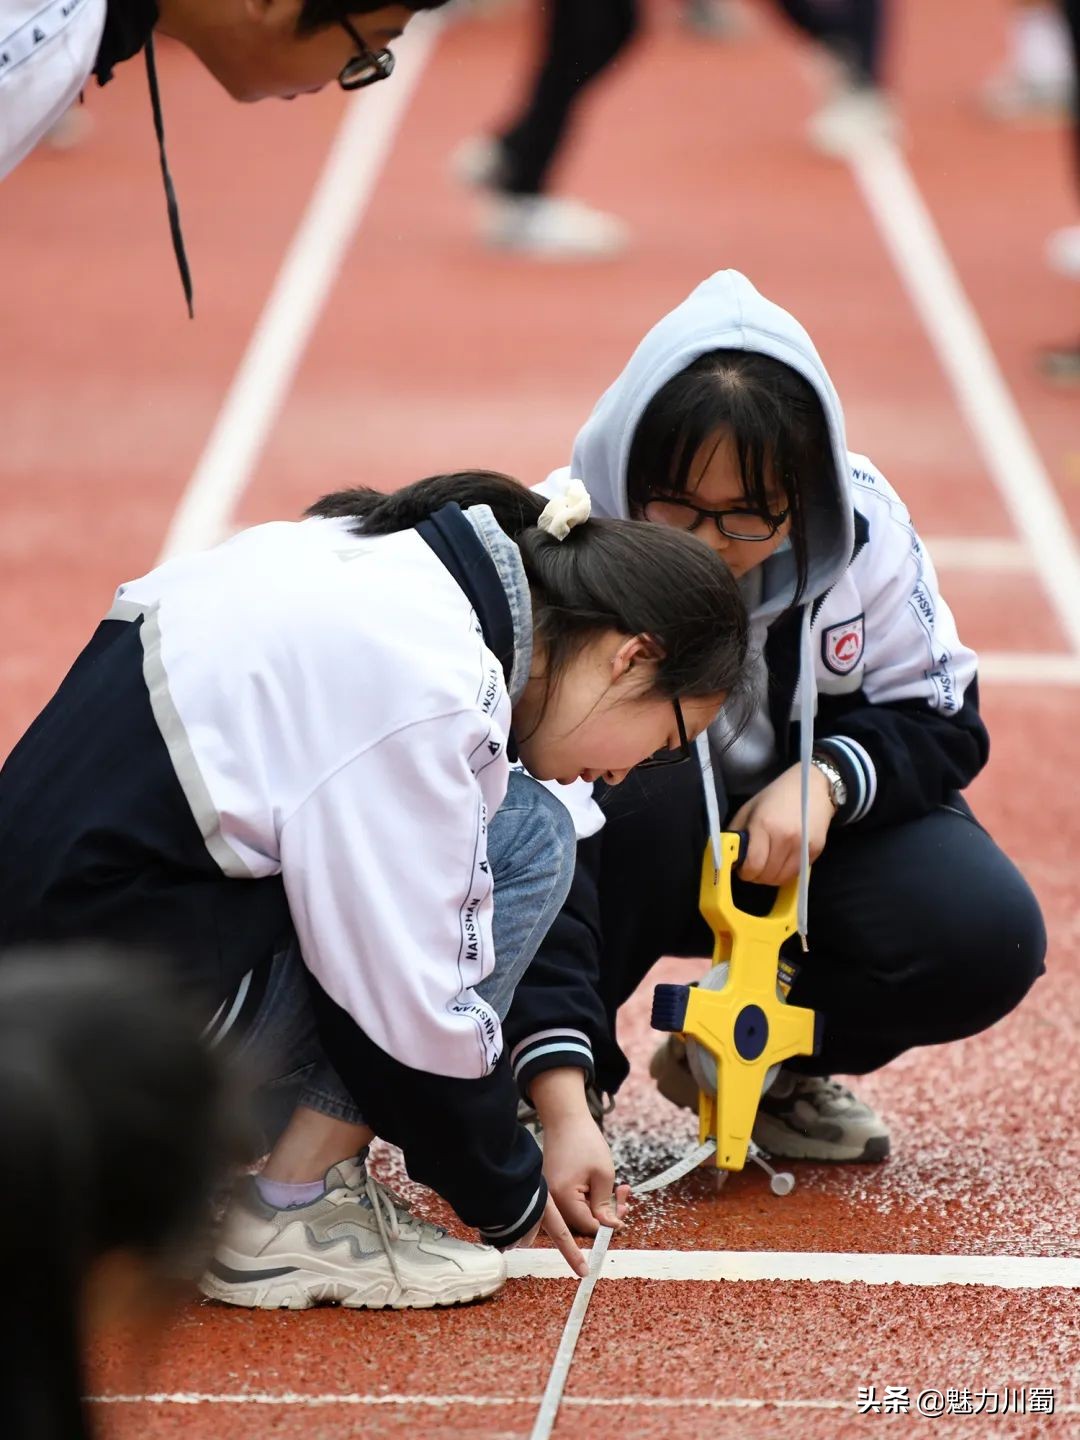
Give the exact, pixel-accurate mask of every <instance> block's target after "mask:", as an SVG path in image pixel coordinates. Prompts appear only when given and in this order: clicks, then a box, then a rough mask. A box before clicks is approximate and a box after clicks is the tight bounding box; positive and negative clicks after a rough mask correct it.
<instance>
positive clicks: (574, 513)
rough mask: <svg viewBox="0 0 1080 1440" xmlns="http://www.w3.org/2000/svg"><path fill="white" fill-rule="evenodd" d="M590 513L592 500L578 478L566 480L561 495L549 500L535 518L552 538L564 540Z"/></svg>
mask: <svg viewBox="0 0 1080 1440" xmlns="http://www.w3.org/2000/svg"><path fill="white" fill-rule="evenodd" d="M591 514H592V500H591V498H590V496H589V492H588V491H587V490H586V489H585V486H584V485H583V484H582V483H581V481H580V480H568V481H567V483H566V489H565V490H564V491H563V493H562V494H561V495H556V496H555V498H554V499H553V500H549V501H548V503H547V504H546V505H545V506H544V509H543V511H542V512H541V515H540V519H539V520H537V522H536V523H537V525H539V527H540V529H541V530H546V531H547V533H548V534H549V535H550V536H551V537H552V539H554V540H565V539H566V537H567V535H569V534H570V531H571V530H572V529H573V528H574V526H575V525H583V524H584V523H585V521H586V520H588V518H589V516H590V515H591Z"/></svg>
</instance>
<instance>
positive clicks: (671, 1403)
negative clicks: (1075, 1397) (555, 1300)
mask: <svg viewBox="0 0 1080 1440" xmlns="http://www.w3.org/2000/svg"><path fill="white" fill-rule="evenodd" d="M87 1398H88V1400H89V1402H90V1404H91V1405H283V1406H284V1405H294V1406H298V1407H301V1408H304V1409H311V1410H314V1409H324V1408H326V1407H329V1406H331V1405H354V1406H380V1405H390V1406H393V1405H401V1406H407V1405H415V1406H426V1407H428V1408H429V1409H432V1410H449V1409H453V1408H454V1407H455V1406H467V1407H469V1408H471V1409H480V1410H483V1409H494V1408H496V1407H499V1406H507V1405H530V1406H531V1405H539V1403H540V1396H539V1395H399V1394H390V1395H355V1394H348V1393H345V1394H341V1395H318V1394H316V1395H302V1394H299V1393H297V1392H295V1391H291V1390H286V1391H283V1392H282V1393H280V1394H274V1393H273V1392H271V1391H263V1390H249V1391H242V1392H240V1393H239V1394H236V1395H215V1394H213V1393H211V1392H209V1391H194V1390H193V1391H177V1392H176V1393H173V1394H155V1395H90V1396H88V1397H87ZM562 1403H563V1408H564V1409H575V1408H576V1409H579V1410H592V1409H597V1410H615V1409H619V1410H621V1409H634V1410H852V1411H853V1410H854V1409H855V1401H854V1400H827V1399H820V1400H819V1399H805V1400H804V1399H797V1400H779V1399H778V1400H767V1399H765V1398H764V1397H761V1398H759V1397H757V1396H742V1395H731V1396H720V1395H715V1396H714V1395H701V1396H693V1397H691V1396H687V1397H685V1398H684V1397H682V1396H678V1395H567V1396H565V1397H564V1398H563V1402H562ZM1054 1413H1055V1414H1059V1415H1060V1414H1069V1415H1075V1414H1080V1405H1078V1404H1060V1403H1058V1404H1055V1406H1054Z"/></svg>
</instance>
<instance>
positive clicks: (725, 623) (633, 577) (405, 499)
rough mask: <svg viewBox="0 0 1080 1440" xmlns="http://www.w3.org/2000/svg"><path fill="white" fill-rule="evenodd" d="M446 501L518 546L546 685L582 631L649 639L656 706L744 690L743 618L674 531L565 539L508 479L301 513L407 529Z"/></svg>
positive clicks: (601, 527)
mask: <svg viewBox="0 0 1080 1440" xmlns="http://www.w3.org/2000/svg"><path fill="white" fill-rule="evenodd" d="M451 501H454V502H456V503H457V504H458V505H460V506H462V508H465V507H467V506H470V505H488V506H490V507H491V510H492V513H493V514H494V516H495V519H496V521H497V522H498V524H499V526H500V528H501V529H502V530H504V531H505V532H506V534H507V535H509V536H510V538H511V539H512V540H514V541H515V542H516V544H517V547H518V550H519V551H520V553H521V559H522V563H523V564H524V567H525V574H526V576H527V577H528V581H529V586H530V589H531V591H532V600H533V624H534V627H535V632H536V634H537V636H538V638H539V639H540V640H541V641H542V643H543V644H544V647H545V649H546V653H547V658H548V676H549V687H550V686H553V685H554V684H556V683H557V681H558V678H559V676H560V674H561V672H562V670H563V667H564V666H565V665H566V663H567V661H568V660H570V659H571V658H572V657H573V655H574V654H575V653H576V652H577V651H578V650H579V649H580V647H581V646H582V644H583V643H584V642H585V641H586V639H587V638H588V636H589V635H590V634H591V633H594V632H595V631H597V630H604V629H613V630H618V631H619V632H620V633H622V634H624V635H650V636H651V637H652V638H653V639H654V640H655V641H656V642H657V644H658V645H659V647H660V648H661V650H662V651H663V658H662V659H661V660H660V661H659V663H658V665H657V671H656V680H655V683H654V686H653V690H654V692H655V693H656V694H659V695H662V696H664V697H666V698H673V699H674V698H680V697H682V698H686V699H693V698H695V697H706V696H713V695H720V694H727V695H732V696H736V697H741V696H742V694H743V692H744V689H745V686H746V672H745V666H746V651H747V638H748V630H747V619H746V609H745V606H744V605H743V603H742V599H741V597H740V595H739V591H738V587H737V586H736V584H735V581H734V580H733V579H732V577H731V574H730V572H729V570H728V568H727V566H726V565H725V564H724V563H723V561H722V560H720V558H719V557H718V556H716V555H714V554H713V552H712V551H711V550H710V549H709V548H708V546H706V545H702V544H701V542H700V541H699V540H696V539H695V538H694V536H693V535H686V534H683V533H682V532H680V531H678V530H673V529H666V528H664V527H662V526H659V525H643V524H641V523H640V522H639V521H636V520H604V519H595V520H590V521H589V522H588V523H587V524H585V525H578V526H575V527H574V529H573V530H571V532H570V534H569V535H568V536H567V537H566V539H565V540H555V539H553V538H552V537H551V536H550V535H548V534H547V533H546V531H544V530H541V529H539V528H538V527H537V521H538V520H539V518H540V513H541V511H542V510H543V508H544V506H545V504H546V503H547V502H546V500H544V499H543V498H542V497H541V496H539V495H537V494H536V493H535V492H534V491H532V490H528V489H526V487H525V486H524V485H521V484H519V482H518V481H517V480H512V479H511V478H510V477H509V476H508V475H499V474H496V473H494V472H493V471H490V470H464V471H460V472H458V473H456V474H453V475H435V476H432V477H431V478H429V479H427V480H419V481H417V482H416V484H414V485H407V486H406V487H405V488H404V489H403V490H397V491H395V492H394V493H393V494H391V495H384V494H382V493H381V492H379V491H377V490H365V489H358V490H344V491H341V492H339V493H337V494H335V495H327V496H325V497H324V498H323V499H322V500H320V501H318V502H317V503H316V504H315V505H312V506H311V508H310V509H309V510H308V511H307V512H306V513H307V514H308V515H312V516H322V517H333V516H342V517H346V518H349V519H355V520H356V521H357V522H358V524H357V525H356V527H355V528H356V531H357V533H363V534H364V535H390V534H393V533H394V532H395V531H398V530H405V529H408V528H409V527H410V526H412V525H415V524H416V523H417V522H418V521H420V520H423V519H424V518H425V517H426V516H428V515H430V514H431V513H432V512H433V511H435V510H438V509H440V508H441V507H442V506H443V505H447V504H449V503H450V502H451Z"/></svg>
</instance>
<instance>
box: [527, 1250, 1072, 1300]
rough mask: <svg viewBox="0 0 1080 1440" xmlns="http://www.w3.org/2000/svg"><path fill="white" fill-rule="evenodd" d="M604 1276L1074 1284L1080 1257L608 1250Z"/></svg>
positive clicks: (535, 1259) (533, 1257)
mask: <svg viewBox="0 0 1080 1440" xmlns="http://www.w3.org/2000/svg"><path fill="white" fill-rule="evenodd" d="M587 1253H588V1252H587V1251H586V1254H587ZM506 1260H507V1265H508V1268H509V1272H510V1275H511V1276H512V1277H514V1278H524V1277H530V1278H533V1279H559V1280H573V1278H574V1277H573V1276H572V1275H571V1274H570V1271H569V1267H568V1266H567V1264H566V1261H565V1260H564V1259H563V1257H562V1256H561V1255H560V1254H559V1252H558V1251H557V1250H508V1251H507V1254H506ZM607 1280H712V1281H716V1280H817V1281H823V1280H832V1281H841V1282H843V1283H853V1282H856V1281H857V1282H861V1283H862V1284H864V1285H916V1286H918V1285H992V1286H997V1287H999V1288H1002V1289H1006V1290H1015V1289H1043V1288H1046V1287H1050V1286H1064V1287H1066V1288H1068V1289H1080V1260H1074V1259H1068V1258H1066V1259H1060V1258H1056V1257H1044V1256H1029V1255H903V1254H897V1255H864V1254H846V1253H836V1254H821V1253H819V1252H817V1251H813V1250H807V1251H802V1250H793V1251H770V1250H609V1251H608V1254H607V1258H606V1260H605V1262H604V1273H603V1279H602V1280H601V1284H603V1283H604V1281H607Z"/></svg>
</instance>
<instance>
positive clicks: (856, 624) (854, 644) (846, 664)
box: [821, 615, 864, 675]
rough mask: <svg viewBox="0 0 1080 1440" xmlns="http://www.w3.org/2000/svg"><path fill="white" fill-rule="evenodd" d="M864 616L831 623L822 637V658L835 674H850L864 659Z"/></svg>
mask: <svg viewBox="0 0 1080 1440" xmlns="http://www.w3.org/2000/svg"><path fill="white" fill-rule="evenodd" d="M863 638H864V637H863V617H862V616H861V615H856V616H855V618H854V619H853V620H844V621H842V622H841V623H840V624H839V625H830V626H829V628H828V629H827V630H826V631H825V633H824V634H823V635H822V637H821V658H822V659H823V660H824V661H825V668H826V669H827V670H831V671H832V672H833V674H834V675H849V674H850V673H851V671H852V670H854V669H855V666H856V665H857V664H858V663H859V661H860V660H861V659H862V652H863Z"/></svg>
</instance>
